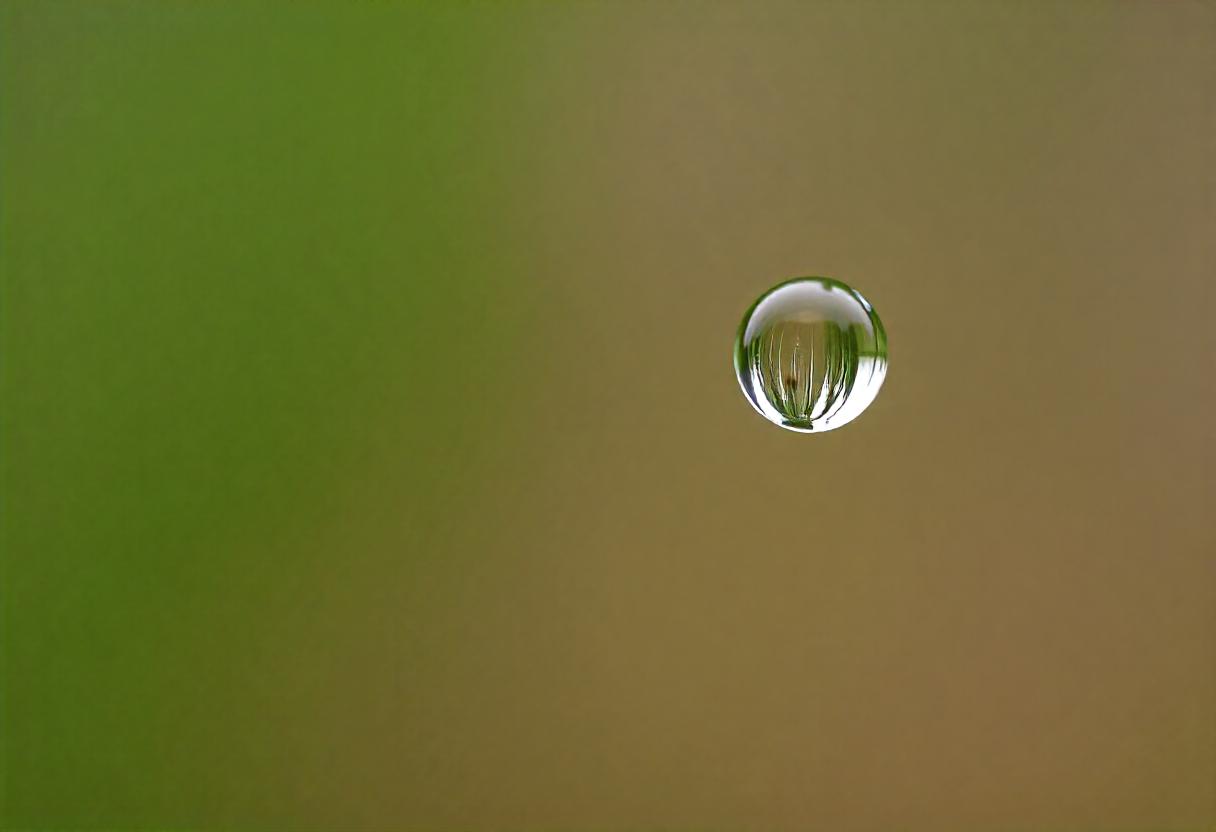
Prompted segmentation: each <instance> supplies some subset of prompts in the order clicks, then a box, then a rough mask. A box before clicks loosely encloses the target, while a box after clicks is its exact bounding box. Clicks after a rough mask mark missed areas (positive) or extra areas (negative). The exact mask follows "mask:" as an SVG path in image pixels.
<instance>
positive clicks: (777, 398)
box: [735, 277, 887, 433]
mask: <svg viewBox="0 0 1216 832" xmlns="http://www.w3.org/2000/svg"><path fill="white" fill-rule="evenodd" d="M735 372H736V373H737V374H738V376H739V384H740V385H741V386H742V387H743V393H744V395H746V396H747V399H748V401H750V402H751V403H752V406H753V407H755V408H756V410H758V411H760V414H761V415H762V416H764V418H765V419H768V420H769V421H770V422H772V423H773V424H775V425H780V426H781V427H783V428H787V429H789V430H794V431H800V432H803V433H810V432H812V431H814V432H822V431H825V430H832V429H833V428H838V427H840V426H841V425H845V424H848V423H849V422H851V421H853V420H854V419H856V418H857V417H858V416H860V415H861V412H862V411H863V410H865V409H866V408H867V407H869V406H870V402H872V401H874V397H875V396H877V395H878V389H879V388H880V387H882V382H883V379H884V378H885V377H886V375H887V334H886V332H885V331H884V330H883V328H882V321H880V320H879V319H878V314H877V313H876V312H875V311H874V308H873V307H872V306H870V304H869V302H868V301H866V299H865V298H863V297H862V296H861V294H860V293H859V292H858V291H857V290H856V289H853V288H851V287H849V286H847V285H845V284H844V283H841V282H840V281H839V280H833V279H832V278H830V277H798V278H795V279H793V280H787V281H786V282H784V283H781V284H778V285H777V286H774V287H773V288H772V289H769V290H768V291H767V292H765V293H764V294H763V295H761V296H760V297H759V298H758V299H757V300H756V302H755V303H753V304H752V305H751V308H750V309H748V310H747V314H745V315H744V316H743V323H741V324H740V325H739V337H738V340H737V341H736V342H735Z"/></svg>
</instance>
